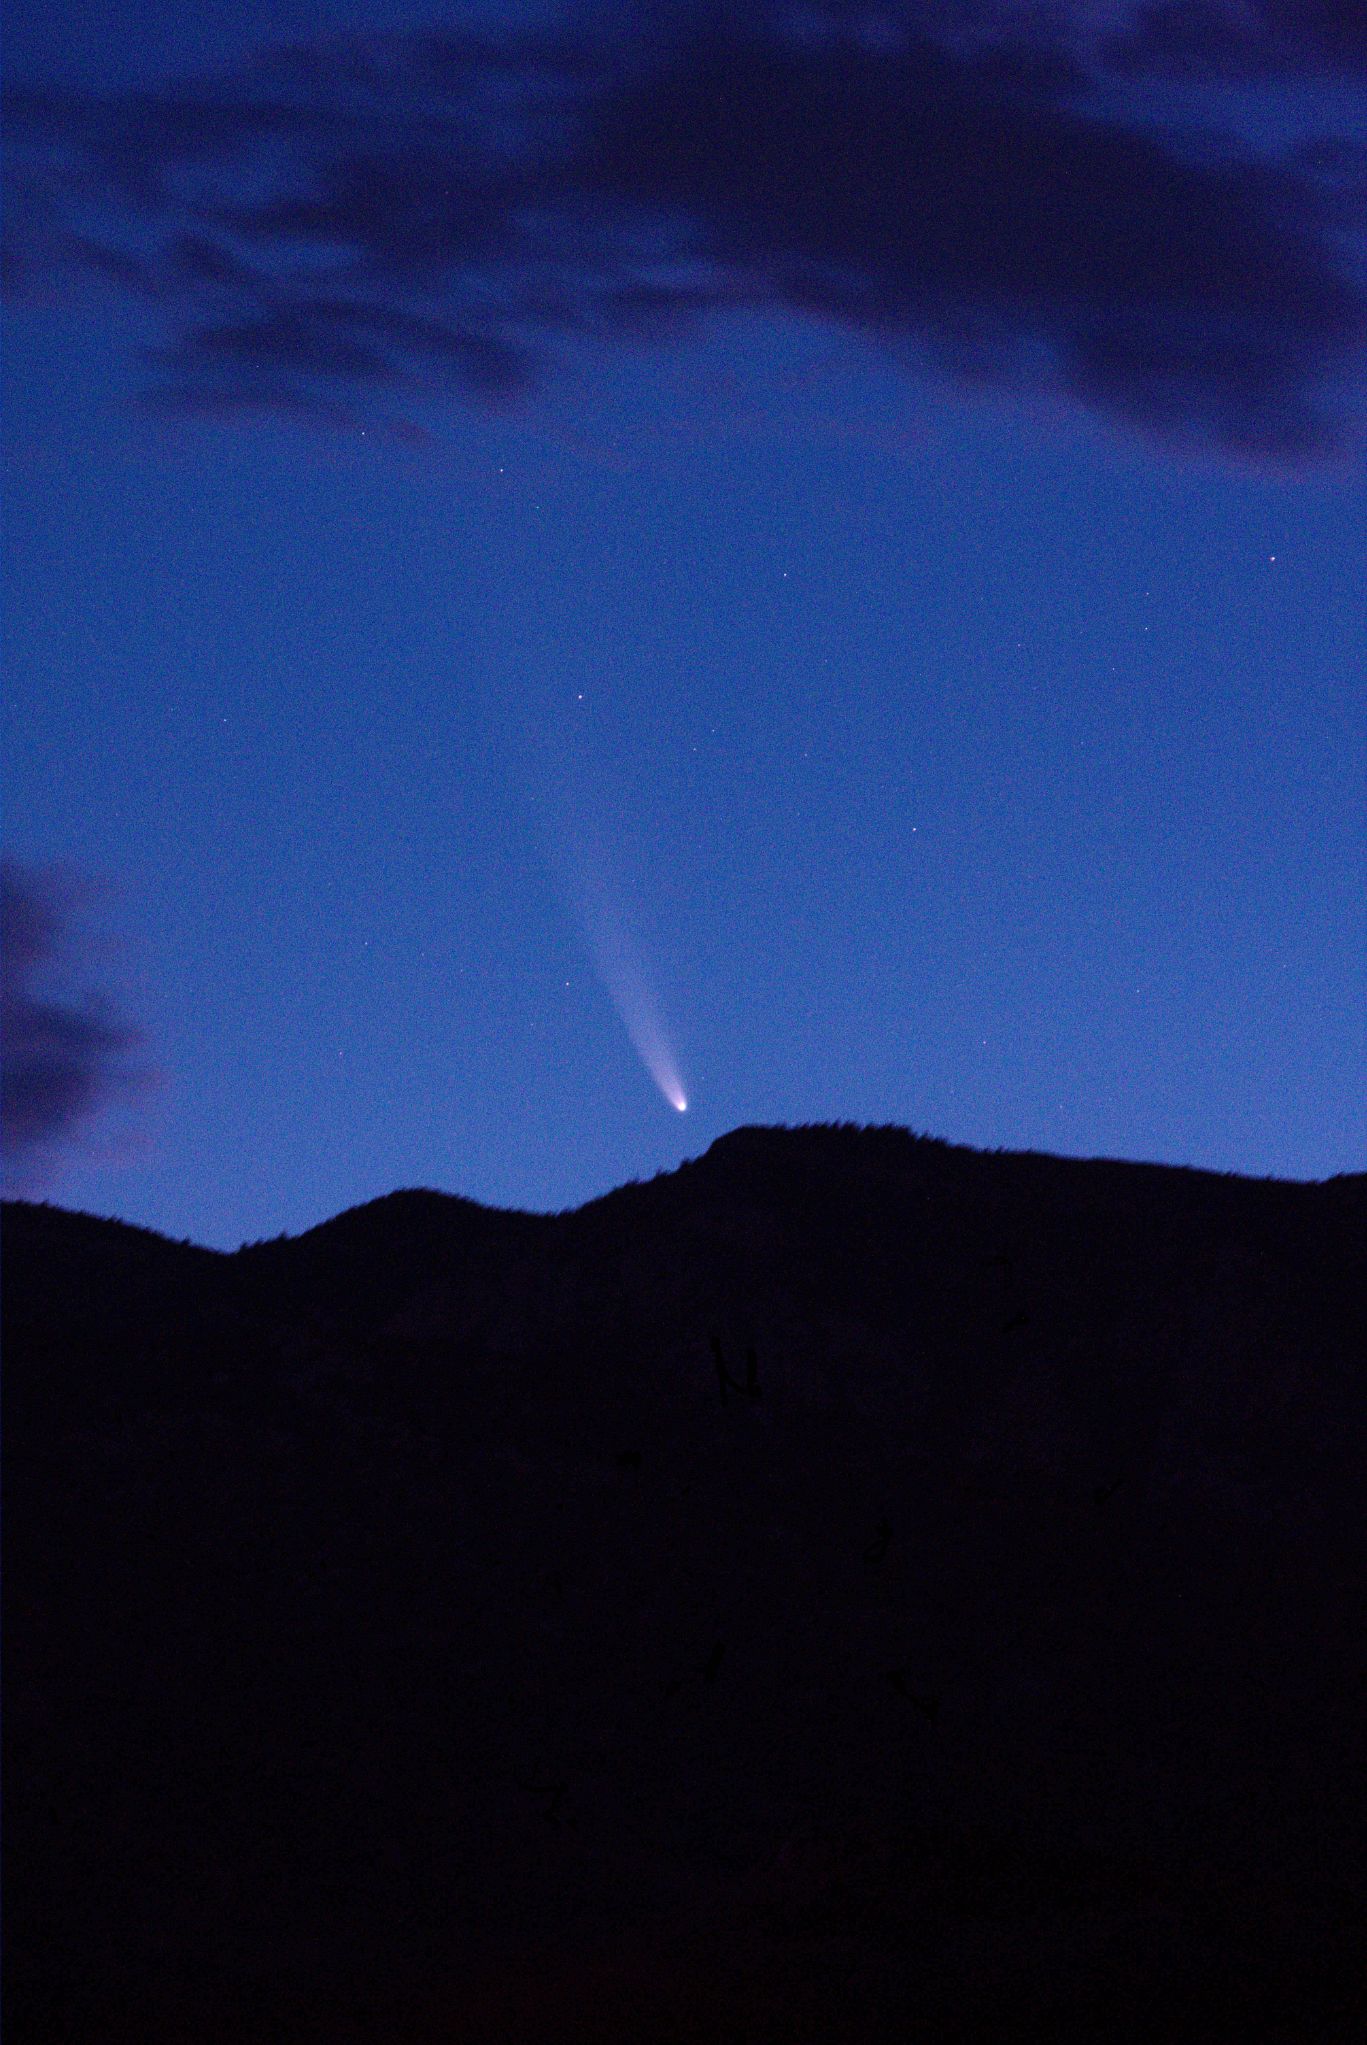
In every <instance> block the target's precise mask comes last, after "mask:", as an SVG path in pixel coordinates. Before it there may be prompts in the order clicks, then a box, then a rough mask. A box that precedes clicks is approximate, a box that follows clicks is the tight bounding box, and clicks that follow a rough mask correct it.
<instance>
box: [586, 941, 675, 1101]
mask: <svg viewBox="0 0 1367 2045" xmlns="http://www.w3.org/2000/svg"><path fill="white" fill-rule="evenodd" d="M599 956H600V966H601V968H602V973H603V979H604V981H605V982H606V985H607V990H608V992H609V994H610V995H611V996H612V1000H613V1006H614V1007H615V1008H616V1010H617V1013H618V1015H620V1016H621V1018H622V1021H623V1022H624V1023H625V1025H626V1032H627V1035H628V1036H629V1037H630V1038H631V1041H632V1043H633V1044H634V1045H635V1046H636V1054H637V1056H638V1057H639V1059H640V1061H641V1063H642V1065H644V1067H645V1069H646V1071H647V1072H648V1073H649V1074H650V1076H651V1078H652V1079H653V1080H654V1082H655V1084H656V1086H658V1087H659V1089H660V1092H661V1093H662V1094H663V1095H664V1097H665V1099H666V1100H667V1101H668V1102H669V1105H670V1107H671V1108H676V1109H677V1110H678V1112H679V1114H681V1115H686V1114H687V1113H688V1095H687V1094H686V1093H685V1092H684V1085H683V1081H682V1080H681V1079H680V1077H679V1068H678V1066H677V1065H676V1064H675V1063H674V1053H673V1051H672V1050H671V1049H670V1046H669V1042H668V1039H667V1038H666V1036H665V1033H664V1029H663V1026H662V1024H661V1022H660V1018H659V1014H658V1012H657V1010H656V1007H655V1003H654V1001H653V999H652V998H651V995H650V993H649V991H648V989H647V988H646V985H645V983H644V981H643V980H642V978H641V976H640V973H639V972H638V971H636V969H635V968H634V966H631V965H628V964H627V963H626V962H625V961H624V960H623V959H622V958H621V957H620V956H619V957H616V958H612V957H605V956H604V955H603V953H602V951H601V950H600V955H599Z"/></svg>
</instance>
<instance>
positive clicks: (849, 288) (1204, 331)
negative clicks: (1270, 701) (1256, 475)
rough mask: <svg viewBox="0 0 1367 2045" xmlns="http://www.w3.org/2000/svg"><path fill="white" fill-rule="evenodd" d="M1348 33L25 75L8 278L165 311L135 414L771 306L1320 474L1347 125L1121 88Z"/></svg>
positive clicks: (1327, 50) (827, 17)
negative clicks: (178, 82)
mask: <svg viewBox="0 0 1367 2045" xmlns="http://www.w3.org/2000/svg"><path fill="white" fill-rule="evenodd" d="M1198 16H1199V18H1200V22H1201V24H1202V28H1201V33H1200V35H1199V36H1198V35H1196V34H1195V31H1194V29H1192V28H1191V24H1192V23H1193V22H1194V21H1196V19H1197V17H1198ZM1355 20H1356V13H1355V8H1354V6H1353V5H1349V6H1348V7H1347V13H1346V15H1345V12H1344V6H1343V0H1336V4H1335V6H1334V8H1332V9H1331V8H1330V7H1329V4H1328V0H1324V4H1322V5H1312V4H1309V0H1306V4H1303V5H1298V4H1296V0H1256V4H1252V0H1251V4H1249V5H1241V6H1235V5H1233V4H1232V0H1231V4H1230V5H1229V6H1223V5H1220V4H1217V0H1209V4H1202V5H1201V6H1199V7H1196V8H1187V7H1185V6H1184V7H1183V8H1182V9H1180V10H1173V9H1172V8H1171V7H1165V6H1163V5H1159V4H1153V5H1147V6H1141V7H1137V8H1132V9H1128V10H1127V9H1125V8H1124V7H1118V6H1116V7H1110V8H1107V9H1096V10H1088V9H1085V8H1079V7H1068V6H1059V7H1056V8H1054V9H1053V10H1049V9H1043V10H1042V9H1038V8H1032V9H1024V8H1017V7H1012V6H1010V5H1007V4H997V5H992V4H989V0H977V4H975V0H963V4H960V5H958V6H943V5H942V6H937V7H934V8H930V7H925V6H922V5H918V4H915V0H905V4H889V5H884V6H874V7H868V6H865V7H860V8H855V7H853V6H849V5H844V4H840V0H830V4H826V5H808V6H803V7H801V8H797V7H773V6H759V5H751V6H746V5H731V6H728V7H726V8H725V9H721V8H712V7H708V6H704V5H699V4H695V5H676V6H673V7H664V8H661V7H651V8H647V7H643V6H635V7H628V8H626V9H623V10H618V11H616V12H612V13H608V14H603V15H600V16H598V17H597V18H596V19H595V20H594V23H593V26H592V27H584V26H579V27H575V28H572V29H566V30H564V31H561V32H558V33H551V32H547V31H543V30H536V31H527V32H514V31H509V32H507V33H505V34H500V35H491V34H488V33H482V34H474V33H464V34H463V33H453V32H450V31H448V30H433V31H432V32H430V33H423V34H409V35H404V36H398V37H395V36H388V37H376V38H369V39H365V38H362V39H350V40H346V41H340V42H338V41H333V42H327V43H319V44H316V45H306V46H302V47H299V48H296V49H293V50H291V51H288V52H285V53H283V54H278V55H275V56H272V57H269V58H263V59H262V60H261V61H260V62H259V63H258V64H256V65H254V66H252V67H250V68H249V69H247V70H244V71H243V72H241V73H239V74H237V75H235V76H232V77H228V78H223V79H219V80H212V81H208V82H200V83H195V84H187V85H186V86H184V87H183V88H180V89H176V90H167V91H160V92H157V93H125V94H121V95H118V96H116V97H108V98H98V97H95V96H90V95H86V96H81V95H77V94H73V93H70V92H53V91H39V90H27V91H23V90H16V91H13V92H11V93H10V95H9V118H10V124H11V131H12V132H14V131H16V130H17V131H18V134H19V137H20V141H19V144H18V147H17V150H16V152H15V163H16V170H15V175H16V177H17V179H18V181H19V185H20V190H21V199H20V202H19V203H18V204H17V205H15V206H12V208H11V217H12V218H13V219H15V220H16V221H17V223H18V224H17V228H16V231H15V235H14V239H13V244H12V254H11V263H12V267H13V268H14V269H15V271H16V272H17V273H19V274H22V273H23V272H24V270H25V269H27V271H28V273H29V274H34V273H35V272H36V273H38V274H40V275H43V276H49V275H51V274H52V273H54V272H55V271H56V270H57V269H59V268H62V267H67V268H71V269H75V270H84V271H86V272H96V273H99V274H101V275H103V276H105V277H107V278H109V279H110V280H112V281H114V282H116V283H118V284H119V285H121V286H122V287H123V288H126V289H131V290H135V291H137V292H140V293H141V294H143V295H144V296H145V297H147V298H148V299H149V300H151V301H153V302H154V303H156V304H158V305H160V306H161V307H162V308H163V309H164V312H165V315H166V320H167V337H166V339H165V342H164V343H163V344H162V345H161V346H159V347H158V348H157V349H156V350H155V351H154V361H153V364H152V368H153V372H154V376H155V383H154V391H153V402H155V403H156V404H158V405H159V406H161V407H163V408H169V409H171V410H175V411H184V412H209V413H214V414H216V415H219V416H225V415H229V414H232V413H237V412H242V411H249V410H268V411H276V412H279V413H282V414H288V415H291V416H301V415H303V416H312V417H314V418H316V419H317V420H318V421H319V423H322V424H347V423H353V424H361V423H376V424H379V423H383V422H384V421H385V420H386V419H388V420H390V421H394V420H396V419H398V418H401V417H402V416H403V408H404V394H405V393H406V392H408V393H412V392H413V391H416V390H431V389H433V388H440V387H445V386H448V385H454V386H456V387H458V388H461V389H463V390H465V391H467V392H472V393H474V394H476V395H478V396H479V397H480V398H482V399H483V400H485V401H486V402H508V401H512V400H515V399H516V398H517V397H518V396H519V395H520V394H522V393H524V392H525V391H527V390H528V389H529V388H530V387H532V386H533V385H534V384H535V383H536V382H537V381H538V379H539V378H540V377H541V376H542V375H543V374H545V372H546V369H547V365H548V361H549V358H550V355H551V354H552V352H553V350H554V345H555V342H556V339H557V337H565V336H587V337H595V338H597V339H599V340H600V341H603V342H605V343H611V342H622V341H626V340H630V341H632V342H635V343H638V344H639V343H644V342H648V341H650V340H651V339H653V338H655V337H657V336H658V335H660V334H661V333H663V332H668V331H672V330H674V329H676V328H677V327H678V326H679V325H680V323H682V322H684V321H686V320H690V319H694V318H696V317H698V316H699V315H702V314H705V313H707V312H708V311H715V310H720V309H727V308H750V309H759V310H767V311H772V312H775V313H783V314H789V315H804V316H808V317H816V318H820V319H822V320H824V321H827V322H834V323H836V324H837V325H840V326H843V327H845V328H847V329H850V330H853V331H856V332H858V333H860V334H862V335H865V336H867V337H870V338H872V339H874V340H876V341H878V342H881V343H884V344H887V345H889V346H892V347H893V348H895V349H897V350H898V351H899V352H901V353H903V354H904V355H905V356H906V357H907V358H908V359H909V360H910V361H913V362H915V363H917V364H919V365H920V366H921V367H923V368H928V369H930V370H932V371H934V372H938V373H940V374H943V375H947V376H950V377H953V378H960V379H967V380H972V381H984V380H987V381H992V382H997V383H1003V384H1008V385H1009V384H1016V385H1020V386H1023V387H1026V388H1040V387H1044V388H1047V389H1051V390H1053V391H1055V392H1058V393H1061V394H1062V395H1063V396H1064V397H1065V398H1067V399H1070V400H1072V401H1075V402H1076V403H1078V404H1080V405H1083V406H1085V407H1088V408H1091V409H1093V410H1095V411H1097V412H1099V413H1102V414H1104V415H1107V416H1109V417H1112V418H1116V419H1120V420H1123V421H1125V422H1127V423H1129V424H1130V425H1132V426H1137V427H1140V428H1141V429H1144V430H1146V431H1148V432H1149V433H1151V434H1155V435H1158V436H1160V437H1163V438H1166V439H1169V440H1172V441H1176V442H1183V441H1185V442H1193V441H1194V442H1198V443H1206V444H1213V445H1218V446H1221V447H1223V448H1226V449H1230V450H1235V451H1239V452H1242V453H1244V454H1248V455H1256V456H1267V457H1272V458H1279V459H1284V460H1294V459H1306V458H1313V457H1315V456H1317V455H1321V454H1324V453H1327V452H1330V451H1332V450H1333V449H1335V448H1336V447H1338V446H1339V445H1341V444H1342V442H1343V440H1344V439H1345V437H1346V436H1348V435H1350V434H1351V432H1352V430H1353V427H1354V424H1355V421H1356V418H1357V416H1358V415H1359V413H1360V404H1359V403H1358V401H1357V399H1355V398H1354V396H1353V395H1352V393H1353V390H1354V388H1355V387H1356V386H1355V385H1354V381H1353V380H1354V378H1355V377H1358V376H1359V375H1360V368H1361V363H1362V358H1363V350H1364V346H1365V345H1367V293H1365V292H1364V288H1363V285H1362V282H1361V278H1360V274H1359V273H1360V269H1361V254H1362V251H1361V248H1360V246H1359V245H1357V244H1355V243H1354V242H1353V241H1352V239H1351V216H1350V213H1349V210H1348V209H1347V208H1345V206H1344V205H1343V203H1342V190H1341V187H1342V186H1343V184H1344V181H1345V179H1347V180H1348V181H1349V182H1352V181H1353V179H1354V177H1355V176H1356V175H1358V174H1360V167H1359V172H1355V171H1354V167H1353V166H1354V163H1355V161H1356V159H1355V158H1354V155H1353V151H1352V148H1351V145H1350V144H1349V143H1347V142H1346V141H1345V140H1344V138H1333V137H1330V138H1326V139H1327V141H1328V142H1329V143H1331V144H1333V145H1334V146H1331V147H1329V148H1327V149H1322V150H1321V151H1320V153H1319V155H1318V156H1316V157H1315V158H1314V159H1313V161H1312V160H1311V158H1310V156H1309V155H1307V153H1306V152H1304V151H1300V152H1294V151H1287V152H1285V153H1284V154H1283V155H1282V156H1280V157H1277V156H1273V155H1269V154H1266V153H1262V154H1260V153H1258V152H1257V150H1256V149H1255V148H1254V146H1253V144H1252V142H1251V141H1245V142H1241V143H1240V142H1235V141H1234V140H1232V139H1231V138H1230V134H1229V132H1228V130H1225V131H1223V132H1220V133H1217V131H1216V130H1214V129H1207V130H1204V131H1203V132H1201V133H1199V134H1195V133H1192V132H1187V131H1183V132H1179V131H1177V130H1176V129H1175V128H1173V127H1172V126H1170V125H1165V124H1163V123H1160V122H1159V121H1158V120H1157V119H1156V118H1155V116H1154V114H1153V112H1152V106H1151V96H1150V97H1146V96H1145V95H1143V94H1139V95H1138V96H1136V97H1134V98H1133V100H1130V99H1127V97H1126V91H1127V81H1129V82H1132V81H1133V80H1134V78H1135V77H1136V76H1140V75H1142V76H1145V77H1150V78H1152V77H1157V76H1160V75H1164V74H1166V73H1169V72H1171V70H1172V69H1173V68H1174V66H1178V67H1180V68H1182V69H1183V70H1184V73H1185V74H1186V75H1190V76H1196V77H1200V78H1203V79H1205V80H1207V81H1209V80H1211V79H1214V80H1216V81H1217V82H1228V81H1229V80H1230V79H1232V78H1238V77H1246V76H1248V75H1249V74H1250V71H1251V70H1256V71H1257V74H1258V75H1259V76H1261V77H1263V78H1264V79H1266V78H1267V77H1269V76H1274V75H1275V76H1281V77H1284V76H1293V75H1299V73H1301V72H1303V71H1305V70H1306V69H1307V68H1316V69H1318V70H1319V71H1320V72H1321V73H1322V72H1323V71H1325V70H1326V69H1333V70H1337V72H1338V73H1339V74H1340V75H1341V76H1342V77H1344V78H1348V79H1353V78H1356V77H1358V76H1359V75H1360V73H1361V55H1362V40H1361V36H1360V33H1359V32H1358V31H1356V30H1354V28H1353V22H1354V21H1355ZM1099 23H1102V24H1104V32H1103V28H1102V27H1099V25H1098V24H1099ZM1183 23H1185V24H1186V25H1187V26H1186V27H1185V28H1183V27H1182V24H1183ZM1184 38H1185V40H1184Z"/></svg>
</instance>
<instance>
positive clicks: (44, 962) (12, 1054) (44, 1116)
mask: <svg viewBox="0 0 1367 2045" xmlns="http://www.w3.org/2000/svg"><path fill="white" fill-rule="evenodd" d="M80 900H81V895H80V891H79V890H76V889H73V887H72V886H71V884H70V883H69V882H68V881H66V880H64V879H63V878H62V876H60V875H59V874H57V873H55V872H53V871H51V870H49V869H43V868H35V867H25V866H21V865H20V864H18V862H17V861H15V860H12V859H3V860H0V1161H2V1162H3V1172H4V1178H5V1183H6V1185H7V1187H10V1188H13V1189H15V1190H31V1189H32V1188H33V1187H35V1186H38V1185H41V1184H43V1183H44V1182H45V1181H46V1180H47V1179H48V1178H49V1177H50V1176H51V1175H52V1173H53V1171H54V1170H55V1169H56V1167H57V1165H58V1164H59V1163H60V1161H61V1159H62V1157H63V1156H64V1155H66V1154H68V1153H69V1152H70V1151H71V1149H72V1148H73V1146H75V1145H76V1144H77V1142H78V1141H79V1139H80V1137H81V1136H82V1134H83V1132H84V1130H85V1129H86V1127H87V1125H88V1124H89V1123H90V1122H91V1121H92V1120H93V1118H94V1117H95V1116H96V1115H97V1114H98V1113H99V1111H100V1110H101V1109H102V1108H103V1107H105V1106H106V1105H108V1103H109V1102H110V1101H111V1100H112V1099H114V1098H115V1097H117V1096H120V1095H123V1094H126V1093H127V1091H128V1090H129V1089H130V1087H136V1086H138V1085H139V1084H140V1083H141V1081H140V1079H139V1077H138V1076H137V1075H136V1074H135V1073H134V1072H133V1071H132V1070H131V1069H130V1067H129V1064H128V1057H129V1054H130V1053H131V1052H133V1051H135V1050H136V1049H137V1047H138V1045H139V1043H140V1041H141V1039H140V1037H139V1035H138V1033H137V1032H136V1031H134V1030H132V1029H130V1028H129V1027H128V1026H127V1025H126V1024H125V1023H123V1022H121V1021H120V1020H119V1018H118V1017H117V1016H115V1015H113V1014H112V1013H111V1012H110V1010H109V1008H108V1006H107V1004H106V1003H104V1002H102V1001H99V1000H96V999H92V998H87V999H85V1000H83V1001H81V1002H73V1001H71V1000H69V999H63V998H60V997H57V996H54V995H53V994H52V993H51V991H50V990H47V991H45V989H44V985H43V983H44V982H45V981H47V980H48V978H49V975H50V974H51V972H52V970H53V969H54V968H60V967H61V965H62V964H63V962H64V956H69V954H70V952H71V950H72V948H73V941H74V938H75V929H74V917H75V913H76V911H77V909H78V908H79V906H80Z"/></svg>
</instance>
